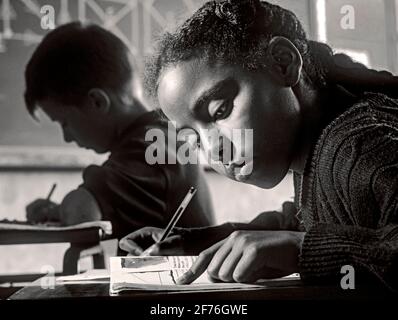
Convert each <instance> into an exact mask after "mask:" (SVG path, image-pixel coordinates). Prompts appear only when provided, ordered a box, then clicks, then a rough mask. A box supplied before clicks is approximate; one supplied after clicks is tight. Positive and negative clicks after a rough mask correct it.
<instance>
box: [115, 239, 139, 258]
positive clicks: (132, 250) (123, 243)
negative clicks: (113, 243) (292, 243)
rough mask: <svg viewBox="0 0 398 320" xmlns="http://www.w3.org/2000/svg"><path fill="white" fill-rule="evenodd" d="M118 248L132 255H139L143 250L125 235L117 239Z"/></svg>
mask: <svg viewBox="0 0 398 320" xmlns="http://www.w3.org/2000/svg"><path fill="white" fill-rule="evenodd" d="M119 248H120V249H122V250H123V251H126V252H128V253H129V254H130V255H134V256H139V255H141V254H142V252H143V250H142V248H140V247H139V246H138V245H137V244H136V243H135V242H134V241H133V240H131V239H129V238H127V237H126V238H123V239H121V240H120V241H119Z"/></svg>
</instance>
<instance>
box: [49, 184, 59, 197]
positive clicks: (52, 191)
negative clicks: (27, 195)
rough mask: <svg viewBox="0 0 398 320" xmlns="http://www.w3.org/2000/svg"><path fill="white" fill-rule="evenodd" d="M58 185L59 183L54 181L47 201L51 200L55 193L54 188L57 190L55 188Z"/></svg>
mask: <svg viewBox="0 0 398 320" xmlns="http://www.w3.org/2000/svg"><path fill="white" fill-rule="evenodd" d="M56 187H57V184H56V183H54V184H53V186H52V187H51V190H50V192H49V193H48V196H47V201H50V199H51V197H52V195H53V193H54V190H55V188H56Z"/></svg>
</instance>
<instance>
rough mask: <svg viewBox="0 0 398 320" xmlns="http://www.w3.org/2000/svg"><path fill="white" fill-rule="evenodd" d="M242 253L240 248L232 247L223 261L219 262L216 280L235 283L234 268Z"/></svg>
mask: <svg viewBox="0 0 398 320" xmlns="http://www.w3.org/2000/svg"><path fill="white" fill-rule="evenodd" d="M242 255H243V252H242V250H241V249H240V248H236V247H234V248H233V249H232V250H231V251H230V253H229V254H228V256H227V257H226V258H225V260H224V261H221V266H220V268H219V270H218V279H220V280H222V281H224V282H233V281H235V279H234V277H233V273H234V271H235V268H236V266H237V265H238V263H239V262H240V260H241V259H242Z"/></svg>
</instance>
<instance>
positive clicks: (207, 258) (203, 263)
mask: <svg viewBox="0 0 398 320" xmlns="http://www.w3.org/2000/svg"><path fill="white" fill-rule="evenodd" d="M224 242H225V240H223V241H220V242H218V243H216V244H215V245H213V246H211V247H210V248H208V249H206V250H204V251H202V252H201V253H200V255H199V257H198V258H197V259H196V260H195V262H194V263H193V264H192V266H191V268H190V269H189V270H188V271H187V272H185V273H184V274H183V275H182V276H181V277H180V278H178V279H177V281H176V283H177V284H189V283H192V282H193V281H195V280H196V279H197V278H199V276H200V275H201V274H202V273H203V272H205V271H206V269H207V266H208V265H209V263H210V262H211V260H212V258H213V256H214V254H215V253H216V252H217V250H218V249H219V248H220V247H221V246H222V245H223V244H224Z"/></svg>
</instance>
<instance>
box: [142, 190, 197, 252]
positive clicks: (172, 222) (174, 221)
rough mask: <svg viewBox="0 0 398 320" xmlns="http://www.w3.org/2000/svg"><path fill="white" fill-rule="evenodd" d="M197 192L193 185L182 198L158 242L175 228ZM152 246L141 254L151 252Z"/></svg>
mask: <svg viewBox="0 0 398 320" xmlns="http://www.w3.org/2000/svg"><path fill="white" fill-rule="evenodd" d="M195 193H196V189H195V188H194V187H191V188H190V189H189V191H188V193H187V194H186V196H185V198H184V200H182V202H181V204H180V206H179V207H178V209H177V210H176V212H175V213H174V215H173V217H172V218H171V220H170V222H169V224H168V225H167V227H166V229H164V231H163V233H162V236H161V237H160V239H159V240H158V241H156V243H159V242H162V241H164V240H165V239H166V238H167V237H168V236H169V234H170V232H171V231H172V230H173V228H174V227H175V225H176V224H177V222H178V220H180V218H181V216H182V214H183V212H184V211H185V209H186V208H187V206H188V204H189V202H190V201H191V200H192V198H193V196H194V195H195ZM151 248H152V246H151V247H149V248H148V249H146V250H145V251H144V252H143V253H142V254H141V256H145V255H147V254H148V253H149V252H150V250H151Z"/></svg>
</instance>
